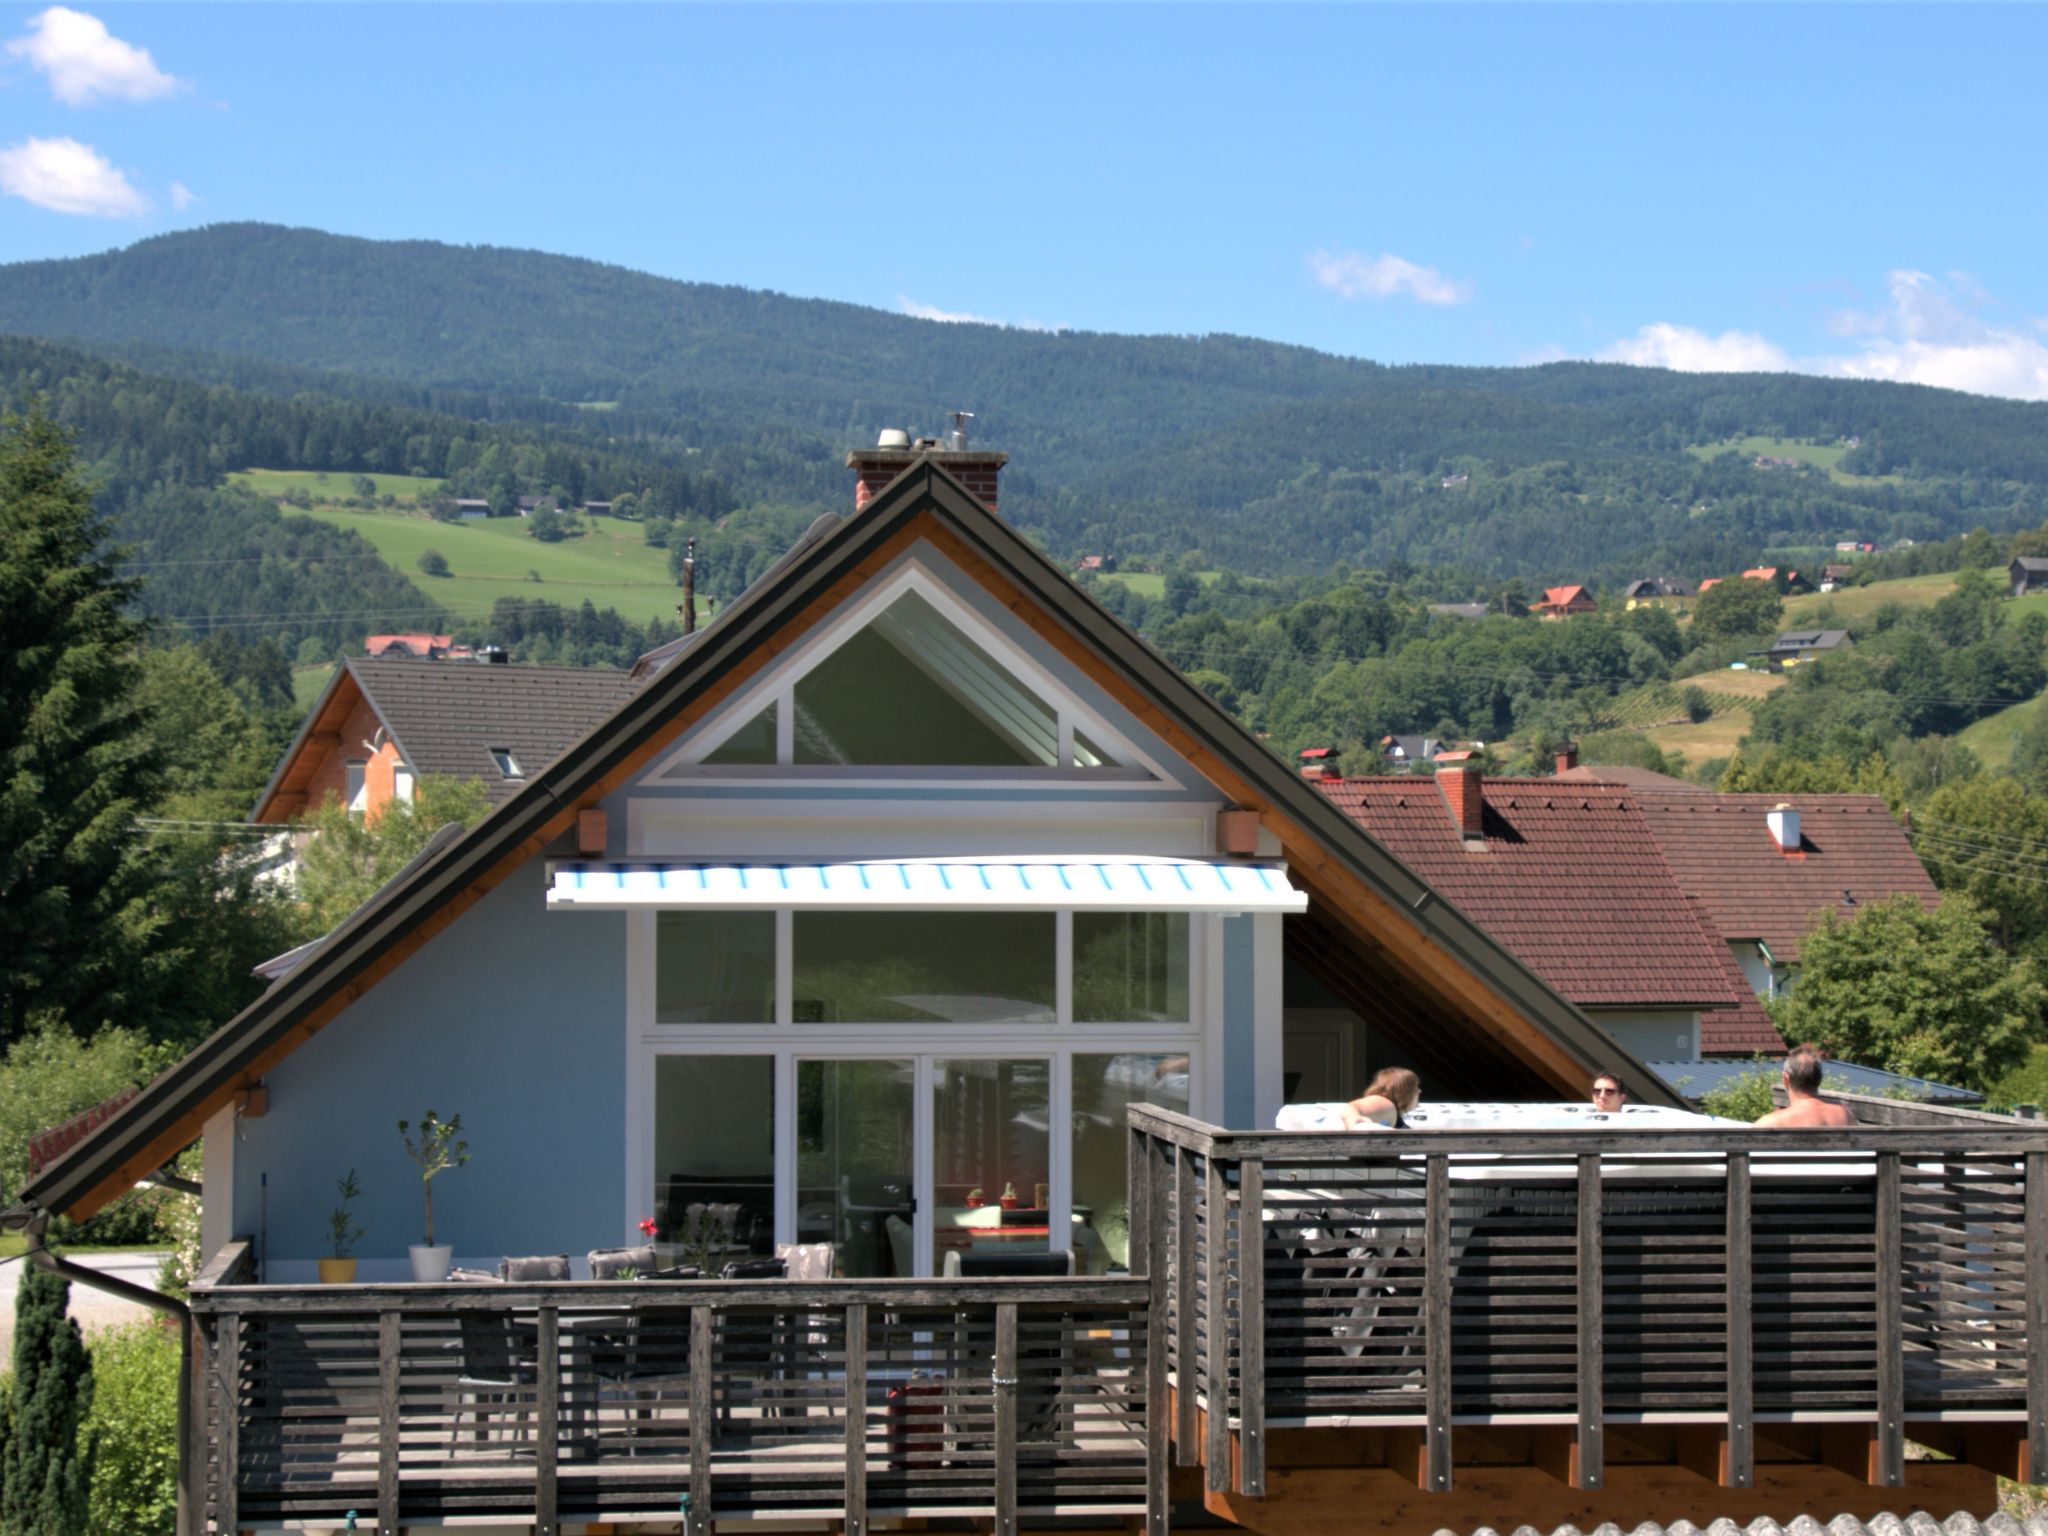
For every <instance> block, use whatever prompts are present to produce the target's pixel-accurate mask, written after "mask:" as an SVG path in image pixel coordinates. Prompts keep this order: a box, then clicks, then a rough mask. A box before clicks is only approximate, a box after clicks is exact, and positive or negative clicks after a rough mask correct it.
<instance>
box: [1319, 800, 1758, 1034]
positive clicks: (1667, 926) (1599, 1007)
mask: <svg viewBox="0 0 2048 1536" xmlns="http://www.w3.org/2000/svg"><path fill="white" fill-rule="evenodd" d="M1319 787H1320V788H1321V789H1322V791H1323V792H1324V793H1325V794H1326V795H1328V796H1329V797H1330V798H1331V799H1332V800H1334V801H1335V802H1336V803H1337V804H1339V805H1341V806H1342V807H1343V808H1344V810H1345V811H1346V812H1347V813H1348V814H1349V815H1351V816H1352V817H1353V818H1354V819H1355V820H1357V822H1358V823H1359V825H1361V826H1363V827H1364V828H1365V829H1366V830H1367V831H1368V832H1370V833H1372V835H1373V836H1374V837H1375V838H1377V839H1378V840H1379V841H1380V842H1381V843H1383V844H1385V845H1386V847H1387V849H1388V850H1389V851H1390V852H1392V853H1393V854H1395V855H1396V856H1397V857H1398V858H1399V859H1400V860H1401V861H1402V862H1403V863H1404V864H1406V865H1407V866H1408V867H1409V868H1411V869H1413V870H1414V871H1415V872H1416V873H1417V874H1418V875H1420V876H1421V877H1422V878H1423V879H1425V880H1427V881H1428V882H1429V883H1430V885H1431V886H1432V887H1434V888H1435V889H1436V890H1437V891H1438V892H1440V893H1441V894H1442V895H1443V896H1444V897H1445V899H1447V900H1449V901H1452V902H1455V903H1456V904H1457V906H1458V908H1459V909H1460V910H1461V911H1463V912H1464V913H1465V914H1466V915H1468V916H1469V917H1471V918H1473V919H1474V920H1476V921H1477V922H1478V923H1479V924H1480V925H1481V926H1482V927H1484V928H1485V929H1486V930H1487V931H1488V932H1490V933H1491V934H1493V936H1494V937H1495V938H1497V939H1499V940H1500V941H1501V943H1503V944H1505V945H1506V946H1507V947H1508V948H1509V949H1510V950H1511V951H1513V952H1514V954H1515V955H1517V956H1518V957H1519V958H1520V959H1522V960H1523V961H1525V962H1526V963H1527V964H1528V966H1529V968H1530V969H1531V970H1533V971H1535V972H1536V974H1537V975H1539V976H1541V977H1542V978H1543V979H1544V980H1545V981H1547V982H1549V983H1550V984H1551V985H1552V986H1553V987H1555V988H1556V989H1557V990H1558V991H1559V992H1561V993H1562V994H1563V995H1564V996H1565V997H1566V998H1568V999H1570V1000H1571V1001H1572V1002H1573V1003H1575V1004H1576V1005H1577V1006H1578V1007H1580V1008H1582V1009H1584V1010H1585V1012H1586V1015H1587V1017H1589V1018H1591V1019H1592V1020H1593V1022H1594V1023H1596V1024H1598V1025H1599V1026H1600V1027H1601V1028H1602V1029H1604V1030H1605V1031H1607V1033H1608V1034H1609V1035H1610V1036H1612V1037H1613V1038H1614V1039H1615V1041H1616V1042H1618V1043H1619V1044H1620V1045H1621V1046H1623V1047H1624V1048H1626V1049H1628V1050H1630V1051H1633V1052H1634V1053H1636V1054H1637V1055H1640V1056H1643V1057H1645V1058H1646V1059H1650V1060H1671V1059H1674V1058H1676V1059H1685V1060H1690V1059H1693V1058H1695V1057H1698V1056H1700V1055H1702V1054H1703V1053H1704V1054H1706V1055H1730V1054H1733V1055H1742V1056H1748V1055H1750V1054H1753V1053H1754V1052H1757V1051H1774V1050H1778V1049H1780V1048H1781V1047H1782V1043H1783V1042H1782V1041H1781V1040H1780V1039H1779V1036H1778V1033H1777V1031H1776V1030H1775V1029H1773V1028H1772V1027H1771V1023H1770V1020H1769V1019H1767V1018H1766V1017H1765V1016H1764V1012H1763V1009H1762V1008H1761V1007H1760V1006H1759V1005H1758V1003H1757V1000H1756V995H1755V993H1754V992H1753V991H1751V989H1750V988H1749V986H1748V985H1747V983H1746V982H1745V981H1744V979H1743V975H1742V971H1741V969H1740V967H1739V966H1737V965H1736V964H1735V963H1734V960H1733V958H1732V956H1731V955H1730V953H1729V950H1728V948H1727V946H1725V945H1724V944H1722V943H1721V942H1720V938H1719V936H1718V935H1717V934H1716V933H1714V932H1713V931H1712V930H1711V929H1710V928H1709V927H1708V926H1707V924H1706V922H1705V920H1704V918H1703V916H1702V914H1701V912H1700V910H1699V909H1698V908H1697V907H1696V906H1695V905H1694V903H1693V902H1691V901H1690V900H1688V899H1687V897H1686V895H1685V893H1684V892H1683V891H1682V890H1680V889H1679V886H1678V882H1677V881H1676V880H1675V879H1674V878H1673V877H1672V874H1671V871H1670V869H1669V868H1668V867H1666V865H1665V863H1664V859H1663V856H1662V855H1661V854H1660V853H1659V852H1658V851H1657V844H1656V840H1655V839H1654V838H1653V837H1652V836H1651V834H1650V828H1649V825H1648V823H1647V822H1646V821H1645V820H1644V818H1643V812H1642V810H1641V808H1640V806H1641V800H1640V797H1639V796H1638V794H1637V792H1636V791H1634V790H1633V789H1627V788H1623V787H1620V786H1618V785H1614V784H1599V783H1577V782H1574V783H1572V784H1570V785H1569V786H1568V787H1567V786H1565V785H1560V784H1559V783H1558V782H1557V781H1556V780H1554V779H1493V780H1489V779H1487V778H1486V777H1485V775H1484V774H1483V773H1482V772H1481V770H1480V769H1479V767H1478V766H1477V765H1476V764H1455V763H1450V762H1447V761H1440V762H1439V763H1438V765H1437V772H1436V775H1435V778H1434V779H1433V780H1431V779H1420V780H1418V779H1407V778H1377V779H1373V778H1352V779H1340V780H1336V781H1324V782H1323V783H1322V784H1320V785H1319Z"/></svg>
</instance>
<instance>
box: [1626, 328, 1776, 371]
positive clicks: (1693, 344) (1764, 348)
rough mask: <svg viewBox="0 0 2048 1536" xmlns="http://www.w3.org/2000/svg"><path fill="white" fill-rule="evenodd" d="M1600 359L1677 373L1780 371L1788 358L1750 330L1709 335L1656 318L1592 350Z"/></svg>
mask: <svg viewBox="0 0 2048 1536" xmlns="http://www.w3.org/2000/svg"><path fill="white" fill-rule="evenodd" d="M1596 356H1597V358H1598V360H1599V361H1600V362H1603V363H1633V364H1635V365H1636V366H1637V367H1639V368H1675V369H1676V370H1677V371H1678V372H1680V373H1784V372H1787V371H1788V370H1789V369H1790V368H1791V367H1792V359H1791V358H1789V357H1787V356H1786V355H1785V353H1784V352H1783V351H1782V350H1780V349H1779V348H1777V347H1775V346H1773V345H1772V344H1771V343H1770V342H1768V341H1765V340H1764V339H1763V337H1761V336H1759V335H1757V334H1756V332H1754V331H1723V332H1722V333H1721V334H1720V335H1718V336H1709V335H1708V334H1707V333H1706V332H1705V331H1696V330H1694V329H1693V328H1692V327H1691V326H1689V325H1672V324H1669V323H1668V322H1665V321H1661V320H1660V321H1658V322H1656V323H1655V324H1653V325H1646V326H1644V327H1643V328H1642V329H1641V330H1640V331H1637V332H1636V333H1635V335H1633V336H1628V337H1624V338H1623V339H1622V340H1620V341H1617V342H1616V343H1614V345H1613V346H1611V347H1605V348H1602V349H1601V351H1600V352H1599V353H1598V354H1596Z"/></svg>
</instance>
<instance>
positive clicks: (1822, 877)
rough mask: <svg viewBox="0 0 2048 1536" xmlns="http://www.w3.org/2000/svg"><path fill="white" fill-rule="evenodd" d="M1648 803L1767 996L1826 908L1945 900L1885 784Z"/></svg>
mask: <svg viewBox="0 0 2048 1536" xmlns="http://www.w3.org/2000/svg"><path fill="white" fill-rule="evenodd" d="M1642 807H1643V814H1644V816H1645V818H1646V819H1647V820H1648V822H1649V825H1650V831H1651V833H1652V835H1653V836H1654V837H1655V838H1656V841H1657V847H1658V849H1659V850H1660V851H1661V852H1662V853H1663V855H1664V860H1665V862H1666V863H1667V864H1668V865H1670V867H1671V872H1672V873H1673V875H1675V876H1676V877H1677V879H1678V884H1679V886H1680V888H1681V889H1683V890H1684V891H1685V893H1686V894H1687V895H1688V896H1690V897H1692V898H1693V899H1694V900H1695V901H1697V902H1699V903H1700V904H1701V906H1702V908H1703V909H1704V910H1705V912H1706V914H1707V919H1708V921H1709V922H1710V923H1711V924H1712V925H1713V927H1714V929H1715V931H1716V932H1718V933H1719V934H1720V935H1721V938H1722V940H1723V941H1724V942H1725V943H1726V944H1727V945H1728V947H1729V948H1730V949H1731V950H1732V951H1733V952H1734V954H1735V957H1736V959H1737V960H1738V961H1739V962H1740V963H1741V965H1742V970H1743V974H1744V975H1746V976H1747V977H1748V978H1749V983H1750V986H1751V988H1752V989H1753V990H1755V991H1757V992H1759V993H1762V994H1764V995H1766V996H1775V995H1776V994H1777V993H1778V992H1779V991H1781V990H1782V989H1783V988H1785V987H1786V986H1788V985H1790V983H1791V980H1792V978H1793V976H1794V975H1795V974H1796V973H1797V970H1798V966H1799V953H1800V944H1801V941H1802V940H1803V939H1804V937H1805V935H1806V933H1807V931H1808V930H1809V929H1811V928H1812V927H1813V925H1814V924H1815V923H1816V922H1817V921H1819V919H1820V918H1821V916H1822V914H1824V913H1828V912H1834V913H1837V914H1839V915H1841V916H1843V917H1850V916H1853V915H1855V913H1856V912H1857V911H1858V910H1859V909H1861V908H1862V907H1865V906H1868V905H1869V904H1870V903H1872V902H1877V901H1885V900H1887V899H1889V898H1890V897H1893V896H1896V895H1900V894H1902V893H1903V894H1910V895H1913V896H1917V897H1919V898H1920V899H1921V900H1922V901H1923V902H1925V903H1926V904H1927V905H1928V906H1930V907H1931V906H1933V905H1934V904H1935V902H1936V900H1937V896H1936V892H1935V889H1934V882H1933V880H1932V879H1930V878H1929V877H1928V874H1927V871H1926V869H1925V868H1924V867H1923V866H1922V865H1921V863H1920V860H1919V858H1918V857H1917V856H1915V854H1914V852H1913V845H1912V844H1911V843H1909V842H1907V841H1906V834H1905V833H1904V832H1903V831H1902V830H1901V829H1900V827H1899V824H1898V823H1897V822H1895V821H1893V820H1892V817H1891V812H1890V811H1889V810H1887V809H1886V808H1885V803H1884V801H1883V800H1882V799H1881V798H1879V797H1878V796H1876V795H1755V794H1742V795H1724V794H1707V795H1702V794H1646V795H1644V796H1643V797H1642Z"/></svg>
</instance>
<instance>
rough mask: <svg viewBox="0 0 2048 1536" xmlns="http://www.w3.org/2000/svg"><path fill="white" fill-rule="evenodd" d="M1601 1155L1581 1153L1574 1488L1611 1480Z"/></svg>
mask: <svg viewBox="0 0 2048 1536" xmlns="http://www.w3.org/2000/svg"><path fill="white" fill-rule="evenodd" d="M1600 1217H1601V1190H1600V1154H1599V1153H1597V1152H1587V1153H1582V1154H1581V1155H1580V1157H1579V1234H1578V1235H1579V1393H1578V1396H1579V1439H1578V1460H1577V1464H1576V1465H1575V1466H1574V1467H1573V1468H1572V1478H1571V1485H1572V1486H1573V1487H1574V1488H1599V1487H1601V1486H1602V1485H1603V1484H1604V1483H1605V1482H1606V1480H1607V1474H1606V1450H1605V1447H1604V1444H1603V1442H1602V1439H1601V1423H1602V1420H1603V1419H1604V1418H1605V1416H1606V1406H1605V1399H1604V1397H1603V1396H1602V1388H1603V1385H1604V1377H1605V1374H1606V1365H1605V1360H1606V1354H1605V1351H1604V1349H1603V1347H1602V1346H1603V1333H1602V1329H1603V1321H1602V1315H1601V1294H1600V1292H1601V1287H1602V1285H1603V1284H1604V1276H1605V1266H1604V1263H1603V1260H1602V1253H1601V1247H1600Z"/></svg>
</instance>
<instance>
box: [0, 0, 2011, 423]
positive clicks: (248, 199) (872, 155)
mask: <svg viewBox="0 0 2048 1536" xmlns="http://www.w3.org/2000/svg"><path fill="white" fill-rule="evenodd" d="M2044 57H2048V9H2044V8H2041V7H2035V6H1989V7H1970V8H1964V7H1937V8H1920V7H1909V6H1872V7H1856V6H1834V5H1830V6H1802V7H1792V8H1770V7H1759V6H1710V7H1697V8H1696V7H1689V6H1646V7H1640V8H1635V7H1621V6H1586V7H1549V6H1540V5H1519V6H1512V7H1508V8H1491V7H1481V6H1439V7H1433V8H1428V9H1411V8H1405V7H1392V6H1361V7H1343V6H1312V7H1304V8H1299V9H1295V8H1281V7H1271V6H1267V7H1260V8H1257V9H1249V8H1237V7H1229V6H1198V7H1178V6H1168V5H1145V6H1136V7H1128V8H1106V7H1092V6H1084V5H1057V6H1037V7H1025V6H1014V7H1013V6H986V7H960V6H945V7H941V6H916V7H909V8H871V7H861V6H850V5H849V6H832V7H828V8H822V9H813V8H806V7H799V6H752V7H746V8H723V7H708V6H707V7H657V6H603V7H600V6H572V7H557V6H544V5H514V6H497V5H482V4H471V5H446V6H410V5H356V6H299V5H283V4H277V5H227V6H186V5H148V6H140V5H136V6H119V5H108V6H97V5H95V6H85V7H75V8H64V7H59V8H55V9H52V8H49V7H39V6H5V5H0V260H19V259H28V258H34V257H44V256H64V255H73V254H79V253H83V252H88V251H95V250H102V249H106V248H108V247H110V246H115V245H122V244H126V243H128V242H130V241H132V240H135V239H137V238H140V237H142V236H145V235H149V234H155V233H161V232H163V231H166V230H173V229H178V228H184V227H189V226H193V225H197V224H201V223H205V222H211V221H217V220H228V219H260V220H269V221H275V222H280V223H290V224H305V225H313V226H317V227H319V228H323V229H329V230H336V231H340V232H344V233H349V234H358V235H367V236H374V237H379V238H394V237H423V238H431V239H438V240H448V241H454V242H476V243H491V244H500V245H516V246H530V247H537V248H540V249H545V250H551V251H563V252H570V253H574V254H577V255H583V256H590V257H594V258H598V259H601V260H605V261H611V262H617V263H620V264H622V265H625V266H630V267H636V268H641V269H643V270H647V271H651V272H657V273H661V274H664V275H667V276H672V277H679V278H691V279H700V280H707V281H715V282H727V283H738V284H742V285H745V286H748V287H761V288H774V289H779V290H781V291H783V292H787V293H793V294H801V295H808V296H819V297H826V298H835V299H844V300H848V301H851V302H854V303H859V304H867V305H872V306H875V307H878V308H883V309H893V310H900V311H904V312H907V313H917V314H925V315H928V316H932V317H934V318H935V320H936V319H937V318H938V317H953V318H959V317H979V318H986V319H990V320H995V321H1000V322H1003V323H1008V324H1016V325H1041V326H1050V325H1066V326H1074V327H1079V328H1084V329H1093V330H1113V331H1133V332H1156V331H1168V332H1184V333H1194V332H1205V331H1231V332H1237V333H1241V334H1248V335H1257V336H1265V337H1272V338H1275V339H1279V340H1285V341H1294V342H1300V343H1303V344H1306V345H1310V346H1316V347H1321V348H1325V349H1328V350H1331V351H1337V352H1345V353H1351V354H1356V355H1362V356H1368V357H1374V358H1379V359H1382V360H1386V361H1392V362H1445V363H1519V362H1529V361H1537V360H1542V359H1547V358H1552V357H1567V356H1569V357H1610V358H1617V359H1620V360H1623V361H1639V362H1655V363H1662V364H1666V365H1670V366H1680V367H1697V368H1716V367H1719V368H1729V367H1739V368H1751V367H1759V368H1796V369H1803V370H1808V371H1815V372H1833V373H1853V374H1863V375H1867V376H1873V377H1892V378H1907V379H1917V380H1920V381H1923V382H1930V383H1940V384H1947V385H1950V386H1953V387H1957V388H1967V389H1973V390H1979V391H1982V392H1985V393H1995V394H2004V395H2014V396H2020V397H2025V398H2033V399H2041V398H2048V260H2044V251H2048V239H2044V236H2048V185H2044V180H2048V171H2044V165H2048V156H2044V154H2043V152H2042V146H2043V142H2044V137H2048V134H2044V130H2043V126H2042V121H2041V118H2040V109H2039V95H2040V91H2039V71H2040V66H2041V61H2042V59H2043V58H2044Z"/></svg>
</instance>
